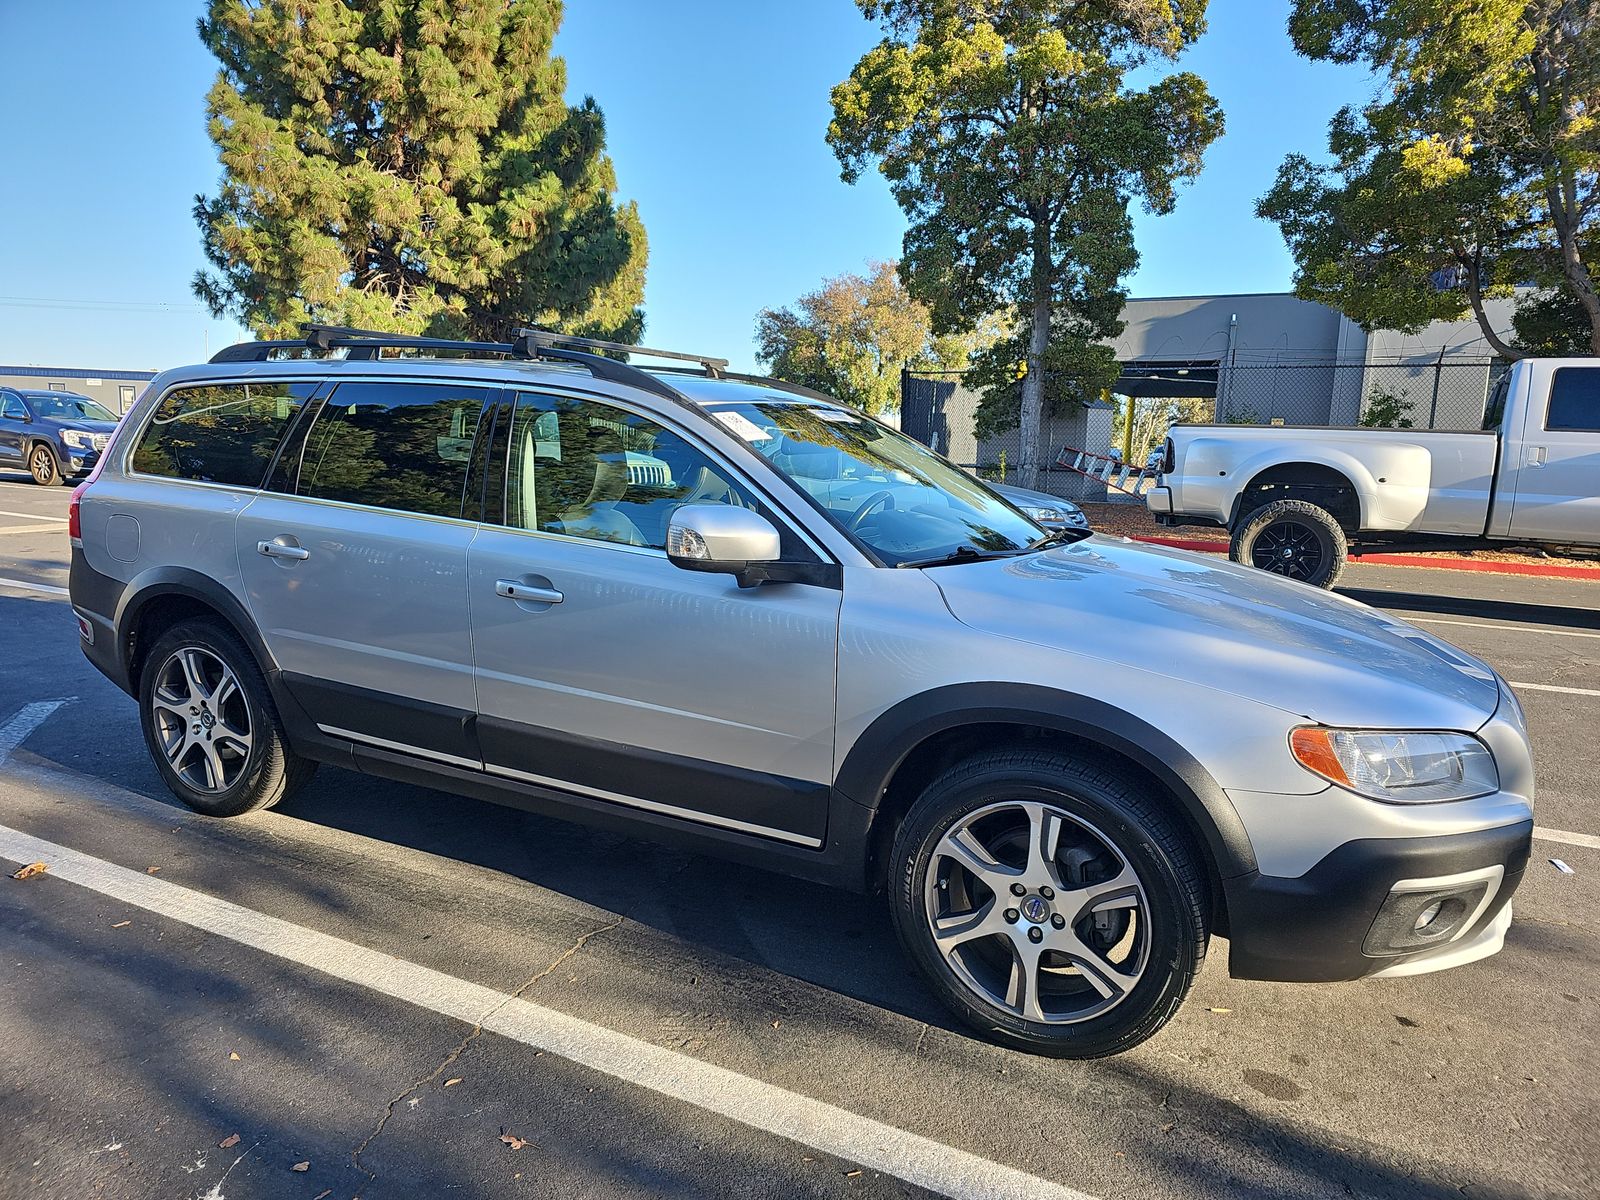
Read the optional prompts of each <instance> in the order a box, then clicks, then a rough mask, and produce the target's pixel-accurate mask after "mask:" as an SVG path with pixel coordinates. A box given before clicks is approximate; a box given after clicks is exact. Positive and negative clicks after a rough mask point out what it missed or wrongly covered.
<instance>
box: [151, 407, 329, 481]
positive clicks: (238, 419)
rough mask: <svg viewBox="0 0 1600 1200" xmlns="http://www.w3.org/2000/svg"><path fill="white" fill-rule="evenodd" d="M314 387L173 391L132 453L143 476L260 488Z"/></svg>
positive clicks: (158, 408) (157, 411) (159, 408)
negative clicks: (286, 432)
mask: <svg viewBox="0 0 1600 1200" xmlns="http://www.w3.org/2000/svg"><path fill="white" fill-rule="evenodd" d="M316 387H317V385H316V384H314V383H229V384H221V385H216V386H211V387H185V388H174V389H173V390H172V391H170V392H168V393H167V394H166V395H165V396H164V397H162V400H161V403H160V405H159V406H158V407H157V408H156V413H155V416H154V417H152V418H151V420H150V424H149V425H147V426H145V430H144V434H143V436H142V437H140V439H139V444H138V446H136V447H135V448H134V451H133V469H134V470H135V471H138V472H139V473H140V474H143V475H164V476H167V477H168V478H171V479H197V480H202V481H204V482H206V483H226V484H231V485H233V486H235V487H250V488H253V487H260V486H261V480H262V477H263V476H264V475H266V473H267V464H268V463H270V462H271V461H272V456H273V454H274V453H275V452H276V451H277V449H278V442H279V441H280V440H281V439H282V438H283V433H284V430H286V429H287V428H288V427H289V422H290V421H291V420H293V418H294V415H295V414H296V413H297V412H299V411H300V409H301V408H302V407H304V405H305V402H306V401H307V400H308V399H309V398H310V397H311V394H312V392H314V391H315V390H316Z"/></svg>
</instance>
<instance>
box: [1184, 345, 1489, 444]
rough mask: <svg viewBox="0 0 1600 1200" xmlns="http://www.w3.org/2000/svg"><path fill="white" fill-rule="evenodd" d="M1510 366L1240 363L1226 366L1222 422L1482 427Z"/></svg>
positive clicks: (1221, 372) (1220, 379) (1477, 362)
mask: <svg viewBox="0 0 1600 1200" xmlns="http://www.w3.org/2000/svg"><path fill="white" fill-rule="evenodd" d="M1507 365H1508V364H1506V363H1503V362H1499V361H1497V360H1494V359H1472V360H1464V359H1460V358H1449V359H1443V358H1441V359H1435V360H1432V361H1429V360H1425V359H1424V360H1417V359H1404V360H1394V361H1388V362H1384V361H1378V362H1367V361H1357V362H1338V361H1327V360H1323V361H1316V362H1312V361H1295V360H1292V359H1288V360H1286V359H1283V358H1274V359H1264V360H1259V361H1245V360H1240V361H1235V362H1234V363H1232V364H1228V365H1221V366H1219V369H1218V371H1217V407H1216V419H1217V420H1218V421H1222V422H1227V423H1230V424H1239V425H1268V424H1271V425H1330V426H1349V425H1360V424H1376V425H1405V423H1409V424H1408V425H1405V427H1409V428H1413V429H1477V428H1478V427H1479V426H1480V425H1481V424H1482V422H1483V410H1484V404H1485V401H1486V400H1487V398H1488V395H1489V391H1490V389H1491V388H1492V387H1493V386H1494V383H1495V380H1497V379H1498V378H1499V377H1500V374H1501V372H1503V371H1504V370H1505V369H1506V367H1507Z"/></svg>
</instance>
